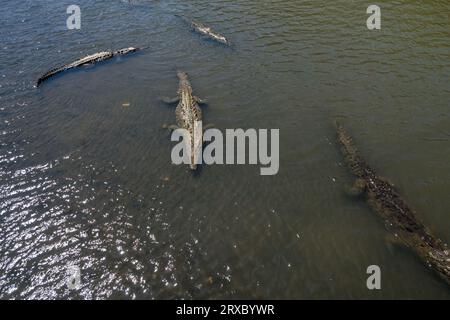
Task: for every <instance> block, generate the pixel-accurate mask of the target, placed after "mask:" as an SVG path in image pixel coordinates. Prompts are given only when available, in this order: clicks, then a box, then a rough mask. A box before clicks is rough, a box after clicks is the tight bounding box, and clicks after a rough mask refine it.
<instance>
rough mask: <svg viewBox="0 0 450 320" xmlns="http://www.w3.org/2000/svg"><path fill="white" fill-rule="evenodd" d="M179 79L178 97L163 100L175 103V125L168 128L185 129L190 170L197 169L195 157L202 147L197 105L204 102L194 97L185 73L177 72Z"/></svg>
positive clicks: (200, 118)
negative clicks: (188, 144)
mask: <svg viewBox="0 0 450 320" xmlns="http://www.w3.org/2000/svg"><path fill="white" fill-rule="evenodd" d="M177 76H178V79H179V87H178V96H177V97H175V98H173V99H167V98H163V101H164V102H166V103H177V102H178V105H177V108H176V110H175V114H176V120H177V125H172V126H169V129H178V128H181V129H185V130H186V131H187V132H188V134H189V136H188V137H186V138H187V139H188V140H187V141H188V142H189V143H190V146H189V150H190V168H191V169H192V170H195V169H197V163H196V162H197V161H196V156H197V155H198V153H199V151H201V148H202V145H203V130H202V128H201V127H199V124H201V121H202V110H201V109H200V107H199V104H203V103H205V101H203V100H201V99H199V98H198V97H196V96H194V94H193V91H192V87H191V84H190V83H189V80H188V75H187V73H186V72H183V71H177Z"/></svg>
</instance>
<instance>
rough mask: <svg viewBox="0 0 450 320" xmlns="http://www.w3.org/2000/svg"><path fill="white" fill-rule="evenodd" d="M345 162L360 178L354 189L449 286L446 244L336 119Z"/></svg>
mask: <svg viewBox="0 0 450 320" xmlns="http://www.w3.org/2000/svg"><path fill="white" fill-rule="evenodd" d="M335 127H336V132H337V135H338V141H339V143H340V144H341V150H342V153H343V155H344V158H345V161H346V163H347V165H348V167H349V168H350V170H351V171H352V172H353V174H354V175H355V176H356V177H357V180H356V181H355V185H354V187H353V188H354V189H358V190H359V191H360V192H361V194H364V196H365V198H366V200H367V202H368V204H369V205H370V207H371V208H372V209H373V210H374V211H375V212H376V213H377V214H378V215H379V216H381V218H382V219H384V220H385V221H386V222H387V223H388V225H389V229H390V230H391V231H392V232H393V233H394V235H395V237H396V240H398V242H400V243H401V244H403V245H406V246H407V247H409V248H410V249H411V250H413V251H414V252H415V254H416V255H417V256H418V257H419V258H420V259H421V260H422V262H423V263H425V265H426V266H428V267H430V268H432V269H433V270H434V271H435V272H436V273H437V274H438V275H439V276H440V277H441V278H442V279H443V280H445V281H446V282H447V284H448V285H450V254H449V249H448V248H447V245H446V244H445V243H443V242H442V241H441V240H439V239H437V238H436V237H435V236H434V235H432V233H431V231H430V230H429V229H428V228H427V227H426V226H424V225H423V224H422V223H421V222H420V221H419V220H418V219H417V218H416V217H415V215H414V212H413V210H412V209H411V208H410V207H408V205H407V204H406V203H405V201H404V200H403V199H402V197H401V196H400V195H399V194H398V193H397V191H396V190H395V189H394V187H393V186H392V185H391V184H390V183H389V182H388V181H386V180H384V179H382V178H380V177H379V176H378V175H377V174H376V173H375V171H374V170H373V169H372V168H371V167H370V166H369V165H368V164H367V163H366V161H365V160H364V159H363V158H362V156H361V155H360V153H359V151H358V149H357V148H356V146H355V145H354V143H353V140H352V138H351V136H350V135H349V134H348V133H347V131H346V130H345V129H344V128H343V127H342V126H341V125H340V124H339V123H337V122H335Z"/></svg>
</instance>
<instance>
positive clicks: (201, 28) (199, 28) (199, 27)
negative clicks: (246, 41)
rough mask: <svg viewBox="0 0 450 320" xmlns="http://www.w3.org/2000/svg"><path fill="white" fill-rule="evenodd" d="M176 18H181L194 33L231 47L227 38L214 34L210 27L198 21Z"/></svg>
mask: <svg viewBox="0 0 450 320" xmlns="http://www.w3.org/2000/svg"><path fill="white" fill-rule="evenodd" d="M176 16H177V17H179V18H181V19H182V20H183V21H184V22H185V23H187V24H188V25H189V26H190V27H191V28H192V29H193V30H194V31H195V32H197V33H200V34H201V35H203V36H206V37H208V38H210V39H212V40H214V41H217V42H220V43H222V44H224V45H227V46H231V43H230V41H229V40H228V39H227V38H225V37H224V36H223V35H221V34H219V33H217V32H215V31H214V30H213V29H212V28H211V27H208V26H206V25H204V24H203V23H200V22H198V21H193V20H189V19H187V18H186V17H183V16H180V15H176Z"/></svg>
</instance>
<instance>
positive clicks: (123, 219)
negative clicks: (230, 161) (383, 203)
mask: <svg viewBox="0 0 450 320" xmlns="http://www.w3.org/2000/svg"><path fill="white" fill-rule="evenodd" d="M73 2H74V1H73V0H70V1H66V0H64V1H50V0H39V1H31V0H24V1H10V0H6V1H5V0H2V1H1V2H0V5H1V12H0V17H1V19H0V65H1V70H0V179H1V180H0V298H16V299H21V298H22V299H33V298H49V299H53V298H74V299H78V298H85V299H89V298H94V299H104V298H111V299H112V298H126V299H134V298H136V299H163V298H164V299H167V298H185V299H196V298H211V299H216V298H233V299H237V298H276V299H286V298H290V299H317V298H323V299H367V298H373V299H381V298H386V299H394V298H425V299H449V298H450V290H449V288H448V287H447V286H446V285H445V284H444V283H442V281H441V280H440V279H439V278H437V277H436V276H435V275H434V274H433V273H432V272H431V271H430V270H427V268H426V267H425V266H423V265H422V263H421V262H420V261H419V260H418V259H417V258H416V257H415V256H414V255H413V254H411V253H410V252H409V251H408V250H406V249H404V248H401V247H397V246H395V245H392V244H389V242H387V241H386V237H387V236H388V233H387V231H386V228H385V226H384V223H383V221H381V220H380V219H379V217H378V216H376V214H375V213H374V212H372V211H371V210H370V209H369V208H368V207H367V205H366V203H364V202H362V201H358V200H355V199H351V198H349V197H348V196H346V194H345V186H346V185H348V184H350V183H351V180H352V177H351V175H350V173H349V172H348V170H347V168H346V167H345V165H344V164H343V160H342V157H341V154H340V153H339V148H338V146H337V144H336V139H335V138H336V137H335V134H334V131H333V126H332V120H333V119H335V118H338V119H340V121H341V123H343V124H344V125H345V126H346V127H347V128H348V130H349V131H350V132H351V133H352V134H353V136H354V138H355V141H356V143H357V145H358V146H359V148H360V150H361V152H362V154H363V155H364V156H365V157H366V159H367V161H368V162H369V163H370V164H371V165H372V166H373V167H374V168H375V169H376V170H377V171H378V172H379V173H380V175H382V176H385V177H387V178H388V179H389V180H390V181H392V182H393V183H394V184H395V185H396V187H397V188H398V190H399V191H400V193H401V194H402V195H403V196H404V198H405V200H406V201H407V202H408V203H409V205H410V206H411V207H413V208H414V209H415V210H416V211H417V216H418V218H420V219H421V220H422V221H424V223H425V224H426V225H427V226H429V227H430V228H431V229H432V230H433V232H434V233H435V234H436V235H437V236H438V237H440V238H442V239H443V240H444V241H445V242H447V243H450V232H449V231H450V217H449V208H450V197H448V190H449V189H450V161H449V157H450V117H449V102H450V87H449V83H450V19H449V12H450V3H449V2H448V1H406V0H401V1H395V3H387V2H386V3H382V4H379V5H380V7H381V13H382V25H381V30H374V31H370V30H368V29H367V27H366V19H367V17H368V14H367V13H366V9H367V6H368V5H369V4H368V3H367V2H365V1H360V0H357V1H332V2H331V1H322V0H320V1H281V0H277V1H267V0H258V1H256V0H235V1H228V0H221V1H201V0H193V1H181V0H168V1H132V2H133V3H128V2H127V1H119V0H116V1H111V0H109V1H106V0H101V1H95V2H94V1H87V0H77V3H75V4H78V5H79V6H80V8H81V29H80V30H67V27H66V18H67V17H68V14H67V13H66V8H67V7H68V6H69V5H71V4H74V3H73ZM174 14H182V15H185V16H187V17H191V18H195V19H197V20H200V21H202V22H204V23H206V24H208V25H211V26H213V27H214V28H215V29H216V30H217V31H219V32H221V33H222V34H224V35H226V36H227V37H228V38H229V39H230V40H231V41H232V42H233V44H234V47H233V48H231V49H230V48H226V47H224V46H222V45H217V44H214V43H212V42H209V41H205V40H204V39H202V38H201V37H199V35H197V34H195V33H192V32H190V31H189V30H188V29H187V27H186V25H185V24H183V22H182V21H181V20H180V19H179V18H177V17H175V16H174ZM128 46H137V47H140V46H141V47H142V46H149V49H148V50H144V51H142V52H140V53H137V54H134V55H132V56H131V55H130V56H126V57H121V58H115V59H113V60H112V61H108V62H105V63H101V64H100V65H97V66H94V67H86V68H82V69H81V70H77V71H71V72H67V73H65V74H64V75H62V76H57V77H55V78H53V79H50V80H49V81H48V82H45V83H44V84H43V85H42V86H41V87H39V88H35V87H34V85H35V82H36V79H37V78H38V77H39V76H40V75H41V74H43V73H44V72H46V71H47V70H49V69H50V68H52V67H54V66H57V65H60V64H62V63H66V62H70V61H73V60H74V59H76V58H79V57H82V56H84V55H87V54H91V53H94V52H98V51H102V50H106V49H118V48H122V47H128ZM177 68H180V69H183V70H185V71H187V72H188V73H189V75H190V79H191V82H192V85H193V88H194V91H195V93H196V94H197V95H198V96H200V97H203V98H207V99H208V101H209V105H208V107H207V108H206V109H205V111H204V120H205V123H214V125H215V126H216V127H217V128H218V129H225V128H244V129H245V128H267V129H270V128H278V129H280V171H279V173H278V174H277V175H274V176H261V175H260V174H259V166H255V165H239V166H238V165H222V166H220V165H215V166H214V165H213V166H203V167H202V168H201V171H200V172H199V173H198V174H196V175H192V174H191V173H190V172H189V170H188V168H187V167H186V166H176V165H173V164H171V161H170V152H171V149H172V147H173V142H171V141H170V138H169V133H168V132H167V131H165V130H163V129H162V128H161V126H162V124H164V123H174V122H175V114H174V109H173V108H171V107H167V106H165V105H163V104H161V102H159V100H158V97H160V96H171V95H172V96H173V95H174V94H175V93H176V90H177V78H176V74H175V70H176V69H177ZM127 103H129V106H126V107H124V106H123V104H127ZM369 265H378V266H380V268H381V272H382V278H381V280H382V289H381V290H375V291H371V290H368V289H367V287H366V279H367V277H368V275H367V274H366V269H367V267H368V266H369ZM68 266H75V267H77V268H79V270H80V283H79V288H76V289H70V288H68V286H67V277H68V273H67V272H68Z"/></svg>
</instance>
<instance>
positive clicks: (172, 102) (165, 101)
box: [161, 96, 180, 104]
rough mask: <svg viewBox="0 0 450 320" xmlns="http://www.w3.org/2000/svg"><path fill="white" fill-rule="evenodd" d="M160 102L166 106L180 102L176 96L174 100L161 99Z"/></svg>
mask: <svg viewBox="0 0 450 320" xmlns="http://www.w3.org/2000/svg"><path fill="white" fill-rule="evenodd" d="M161 101H162V102H164V103H167V104H174V103H178V101H180V97H179V96H176V97H174V98H169V97H161Z"/></svg>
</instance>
